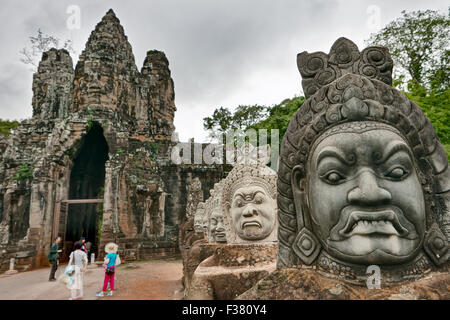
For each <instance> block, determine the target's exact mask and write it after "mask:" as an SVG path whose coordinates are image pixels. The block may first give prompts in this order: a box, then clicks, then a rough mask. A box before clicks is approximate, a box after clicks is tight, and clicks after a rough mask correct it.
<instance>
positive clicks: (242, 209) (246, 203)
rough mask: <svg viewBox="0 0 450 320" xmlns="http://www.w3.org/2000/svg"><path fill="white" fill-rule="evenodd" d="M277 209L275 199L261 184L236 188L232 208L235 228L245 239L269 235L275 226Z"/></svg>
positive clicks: (262, 237) (259, 238) (255, 238)
mask: <svg viewBox="0 0 450 320" xmlns="http://www.w3.org/2000/svg"><path fill="white" fill-rule="evenodd" d="M275 211H276V203H275V200H274V199H272V198H271V197H270V195H268V194H267V192H266V191H265V190H264V189H263V188H261V187H259V186H249V187H244V188H240V189H238V190H236V192H235V193H234V195H233V198H232V204H231V209H230V212H231V218H232V221H233V226H234V229H235V230H236V233H237V235H238V236H239V237H240V238H242V239H245V240H262V239H264V238H266V237H268V236H269V234H270V233H271V232H272V231H273V229H274V226H275V215H274V212H275Z"/></svg>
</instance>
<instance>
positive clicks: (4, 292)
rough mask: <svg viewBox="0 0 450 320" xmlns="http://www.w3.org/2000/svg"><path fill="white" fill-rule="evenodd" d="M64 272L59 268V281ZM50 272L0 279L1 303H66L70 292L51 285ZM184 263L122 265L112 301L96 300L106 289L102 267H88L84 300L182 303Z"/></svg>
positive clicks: (42, 270) (151, 261)
mask: <svg viewBox="0 0 450 320" xmlns="http://www.w3.org/2000/svg"><path fill="white" fill-rule="evenodd" d="M64 269H65V265H60V266H59V268H58V271H57V272H56V277H57V278H58V277H59V276H60V275H61V274H62V273H63V272H64ZM49 273H50V268H43V269H38V270H33V271H28V272H23V273H18V274H15V275H11V276H5V275H0V300H66V299H68V298H69V297H70V291H69V290H68V289H67V288H66V287H65V285H64V284H63V283H61V282H59V281H56V282H49V281H48V275H49ZM182 275H183V265H182V262H181V260H150V261H141V262H134V263H129V264H123V265H121V266H119V267H118V270H117V271H116V276H115V290H114V296H113V297H104V298H98V297H96V296H95V294H96V293H97V292H99V291H100V290H101V288H102V285H103V276H104V271H103V268H102V267H97V266H95V265H93V266H89V268H88V270H87V271H86V273H85V278H84V300H98V299H101V300H178V299H181V298H182V296H183V294H182V291H181V290H182V286H181V277H182Z"/></svg>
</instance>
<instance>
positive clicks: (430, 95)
mask: <svg viewBox="0 0 450 320" xmlns="http://www.w3.org/2000/svg"><path fill="white" fill-rule="evenodd" d="M405 94H406V96H407V97H408V99H410V100H412V101H414V102H415V103H416V104H417V105H418V106H419V107H420V109H422V111H423V112H424V113H425V115H426V116H427V118H428V119H429V120H430V122H431V124H432V125H433V127H434V130H435V131H436V134H437V136H438V138H439V140H440V141H441V143H442V144H443V145H444V148H445V151H446V152H447V156H448V157H450V88H449V87H447V89H446V90H444V91H441V90H431V91H429V90H427V89H426V88H424V87H421V86H415V87H414V89H413V90H411V92H405Z"/></svg>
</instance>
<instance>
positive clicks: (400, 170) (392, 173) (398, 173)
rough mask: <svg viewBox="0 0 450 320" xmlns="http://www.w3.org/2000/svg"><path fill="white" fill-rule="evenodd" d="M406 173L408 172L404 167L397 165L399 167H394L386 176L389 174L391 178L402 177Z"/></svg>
mask: <svg viewBox="0 0 450 320" xmlns="http://www.w3.org/2000/svg"><path fill="white" fill-rule="evenodd" d="M406 174H407V172H406V171H405V170H404V169H403V168H400V167H397V168H394V169H393V170H391V171H390V172H389V173H388V174H387V175H386V176H388V177H390V178H394V179H401V178H403V177H404V176H405V175H406Z"/></svg>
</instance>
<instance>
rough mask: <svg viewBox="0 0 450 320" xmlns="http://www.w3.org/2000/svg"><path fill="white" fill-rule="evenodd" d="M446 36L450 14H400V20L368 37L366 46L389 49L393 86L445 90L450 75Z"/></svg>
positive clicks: (429, 11) (449, 29) (431, 11)
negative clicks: (416, 86)
mask: <svg viewBox="0 0 450 320" xmlns="http://www.w3.org/2000/svg"><path fill="white" fill-rule="evenodd" d="M449 34H450V11H449V12H448V13H447V15H444V14H440V13H439V12H438V11H433V10H426V11H413V12H405V11H402V16H401V17H400V18H398V19H395V20H394V21H392V22H390V23H389V24H388V25H386V26H385V27H384V28H383V29H381V30H380V31H379V32H377V33H373V34H371V35H370V38H369V39H368V40H367V41H366V43H367V44H368V45H381V46H386V47H388V48H389V51H390V53H391V56H392V59H393V60H394V66H395V69H394V71H395V72H394V73H395V76H396V81H395V83H396V84H398V85H403V86H404V85H406V84H409V85H413V86H414V85H422V86H425V87H426V88H427V89H433V88H432V86H434V88H436V86H437V87H439V88H440V89H445V86H446V85H447V86H448V78H449V75H450V73H449V66H448V62H449V44H450V38H449ZM436 78H438V79H440V80H438V81H436ZM444 79H445V81H442V80H444ZM445 83H446V84H445Z"/></svg>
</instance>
